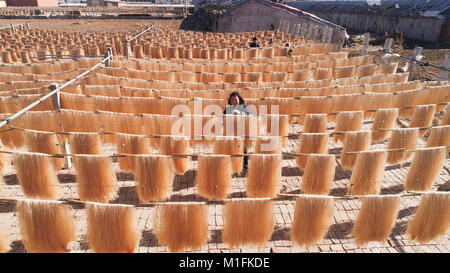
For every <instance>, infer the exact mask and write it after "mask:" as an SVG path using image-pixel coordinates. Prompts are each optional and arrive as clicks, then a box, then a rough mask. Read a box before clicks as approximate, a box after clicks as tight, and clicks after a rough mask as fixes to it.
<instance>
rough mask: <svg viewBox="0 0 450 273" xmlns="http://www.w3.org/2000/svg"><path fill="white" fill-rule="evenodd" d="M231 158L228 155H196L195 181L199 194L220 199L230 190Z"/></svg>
mask: <svg viewBox="0 0 450 273" xmlns="http://www.w3.org/2000/svg"><path fill="white" fill-rule="evenodd" d="M231 174H232V166H231V158H230V156H228V155H202V156H199V157H198V169H197V176H196V178H195V182H196V185H197V189H198V194H199V195H200V196H203V197H206V198H208V199H210V200H222V199H224V198H225V197H227V195H228V193H229V192H230V191H231Z"/></svg>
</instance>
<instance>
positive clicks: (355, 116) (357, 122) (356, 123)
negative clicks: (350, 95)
mask: <svg viewBox="0 0 450 273" xmlns="http://www.w3.org/2000/svg"><path fill="white" fill-rule="evenodd" d="M363 121H364V112H362V111H344V112H339V113H338V114H337V116H336V126H335V127H334V131H336V132H346V131H360V130H361V127H362V123H363ZM344 137H345V134H343V133H336V134H334V135H333V138H334V141H335V142H337V141H342V140H343V139H344Z"/></svg>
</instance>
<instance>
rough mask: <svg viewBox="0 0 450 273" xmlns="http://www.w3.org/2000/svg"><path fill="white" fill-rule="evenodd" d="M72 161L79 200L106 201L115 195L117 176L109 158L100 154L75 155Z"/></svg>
mask: <svg viewBox="0 0 450 273" xmlns="http://www.w3.org/2000/svg"><path fill="white" fill-rule="evenodd" d="M73 162H74V165H75V171H76V176H77V183H78V194H79V195H80V199H81V200H83V201H93V202H101V203H106V202H108V201H111V200H113V199H114V198H116V197H117V190H118V186H117V177H116V174H115V172H114V170H113V166H112V161H111V158H109V157H107V156H102V155H76V156H74V157H73Z"/></svg>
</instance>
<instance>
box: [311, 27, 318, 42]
mask: <svg viewBox="0 0 450 273" xmlns="http://www.w3.org/2000/svg"><path fill="white" fill-rule="evenodd" d="M318 35H319V26H318V25H314V30H313V36H312V39H313V40H314V41H317V40H318Z"/></svg>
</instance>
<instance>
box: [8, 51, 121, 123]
mask: <svg viewBox="0 0 450 273" xmlns="http://www.w3.org/2000/svg"><path fill="white" fill-rule="evenodd" d="M111 58H112V55H109V56H108V57H106V58H104V59H103V60H101V61H100V62H99V63H98V64H96V65H94V66H93V67H91V68H90V69H88V70H87V71H85V72H83V73H81V74H80V75H78V76H77V77H75V78H73V79H72V80H70V81H68V82H66V83H65V84H63V85H61V86H60V87H55V89H54V90H52V91H50V92H49V93H48V94H46V95H44V96H43V97H41V98H40V99H38V100H37V101H35V102H33V103H31V104H30V105H28V106H27V107H25V108H23V109H22V110H20V111H19V112H17V113H15V114H13V115H11V116H10V117H9V118H7V119H4V120H2V121H1V122H0V128H1V127H3V126H5V125H6V124H8V123H10V122H11V121H13V120H14V119H16V118H18V117H20V116H21V115H23V114H25V113H26V112H27V111H28V110H30V109H31V108H33V107H35V106H36V105H38V104H39V103H41V102H43V101H45V100H46V99H48V98H50V97H53V96H54V95H55V94H56V93H58V92H59V91H60V90H61V89H63V88H65V87H67V86H69V85H70V84H72V83H74V82H76V81H77V80H79V79H80V78H82V77H83V76H85V75H86V74H88V73H90V72H91V71H92V70H94V69H96V68H97V67H99V66H100V65H101V64H103V63H105V62H106V61H107V60H109V59H111ZM57 97H58V95H57ZM57 97H56V99H55V101H56V102H57V101H58V98H57Z"/></svg>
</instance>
